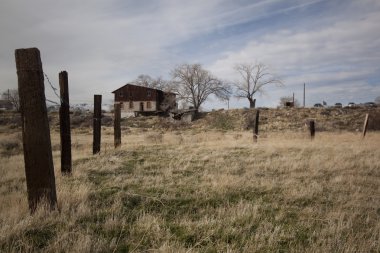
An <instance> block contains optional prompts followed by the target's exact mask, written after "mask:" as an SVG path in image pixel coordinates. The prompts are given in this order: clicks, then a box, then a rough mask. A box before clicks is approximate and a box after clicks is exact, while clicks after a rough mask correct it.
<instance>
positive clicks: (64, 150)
mask: <svg viewBox="0 0 380 253" xmlns="http://www.w3.org/2000/svg"><path fill="white" fill-rule="evenodd" d="M59 88H60V95H61V107H60V108H59V125H60V128H61V172H62V173H63V174H71V167H72V166H71V134H70V103H69V82H68V77H67V72H66V71H62V72H61V73H59Z"/></svg>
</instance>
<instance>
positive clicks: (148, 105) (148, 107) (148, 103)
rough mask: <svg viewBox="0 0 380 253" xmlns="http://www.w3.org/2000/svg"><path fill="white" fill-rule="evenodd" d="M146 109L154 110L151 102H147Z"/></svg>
mask: <svg viewBox="0 0 380 253" xmlns="http://www.w3.org/2000/svg"><path fill="white" fill-rule="evenodd" d="M146 108H147V109H150V108H152V105H151V103H150V101H148V102H146Z"/></svg>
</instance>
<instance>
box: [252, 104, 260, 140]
mask: <svg viewBox="0 0 380 253" xmlns="http://www.w3.org/2000/svg"><path fill="white" fill-rule="evenodd" d="M259 118H260V111H259V110H256V119H255V127H254V132H253V142H257V138H258V136H259Z"/></svg>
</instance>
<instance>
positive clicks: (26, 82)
mask: <svg viewBox="0 0 380 253" xmlns="http://www.w3.org/2000/svg"><path fill="white" fill-rule="evenodd" d="M15 60H16V69H17V77H18V90H19V97H20V108H21V119H22V138H23V150H24V163H25V175H26V185H27V193H28V204H29V209H30V211H31V213H33V212H35V210H36V208H37V206H38V204H39V203H40V202H41V201H45V200H46V201H47V202H48V203H49V206H50V208H51V209H54V208H55V207H56V205H57V193H56V185H55V175H54V164H53V156H52V149H51V140H50V128H49V119H48V115H47V109H46V97H45V86H44V72H43V69H42V62H41V56H40V51H39V50H38V49H37V48H28V49H16V50H15ZM59 87H60V102H61V104H60V108H59V125H60V140H61V172H62V174H63V175H71V173H72V155H71V131H70V101H69V85H68V73H67V72H66V71H62V72H60V73H59ZM101 104H102V96H101V95H94V116H93V154H97V153H99V152H100V140H101V118H102V109H101ZM114 112H115V121H114V130H115V133H114V136H115V139H114V141H115V148H117V147H119V146H120V145H121V128H120V121H121V108H120V104H115V110H114Z"/></svg>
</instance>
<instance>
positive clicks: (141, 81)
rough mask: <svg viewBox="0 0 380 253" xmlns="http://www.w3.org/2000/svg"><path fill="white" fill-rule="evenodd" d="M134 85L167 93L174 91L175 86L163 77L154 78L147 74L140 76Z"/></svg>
mask: <svg viewBox="0 0 380 253" xmlns="http://www.w3.org/2000/svg"><path fill="white" fill-rule="evenodd" d="M133 83H135V84H137V85H140V86H144V87H149V88H153V89H158V90H162V91H165V92H169V91H172V90H173V85H172V83H171V82H170V81H167V80H165V79H163V78H162V77H157V78H153V77H151V76H150V75H145V74H141V75H139V76H138V77H137V79H136V80H134V81H133Z"/></svg>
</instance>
